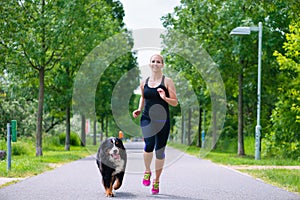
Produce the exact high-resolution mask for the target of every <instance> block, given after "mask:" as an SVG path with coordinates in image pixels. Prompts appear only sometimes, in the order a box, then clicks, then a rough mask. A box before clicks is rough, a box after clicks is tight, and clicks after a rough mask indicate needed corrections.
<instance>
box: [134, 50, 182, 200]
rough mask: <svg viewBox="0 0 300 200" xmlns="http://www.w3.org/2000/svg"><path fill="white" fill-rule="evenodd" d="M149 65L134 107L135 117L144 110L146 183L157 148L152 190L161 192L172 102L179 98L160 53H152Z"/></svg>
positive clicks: (155, 192) (174, 102) (147, 182)
mask: <svg viewBox="0 0 300 200" xmlns="http://www.w3.org/2000/svg"><path fill="white" fill-rule="evenodd" d="M149 66H150V68H151V75H150V77H148V78H147V79H146V80H145V81H142V82H141V85H140V88H141V93H142V96H141V98H140V102H139V107H138V109H137V110H135V111H133V117H134V118H136V117H138V116H139V115H140V114H141V113H142V117H141V128H142V132H143V136H144V141H145V147H144V164H145V173H144V178H143V185H145V186H149V185H150V183H151V181H150V178H151V169H150V165H151V162H152V158H153V151H154V149H155V155H156V159H155V179H154V180H153V184H152V190H151V192H152V194H158V193H159V180H160V175H161V173H162V170H163V165H164V161H165V147H166V144H167V140H168V137H169V133H170V118H169V105H171V106H177V104H178V101H177V97H176V90H175V86H174V83H173V80H172V79H171V78H168V77H165V76H164V75H163V72H162V69H163V67H164V60H163V57H162V56H161V55H159V54H155V55H153V56H152V57H151V58H150V64H149Z"/></svg>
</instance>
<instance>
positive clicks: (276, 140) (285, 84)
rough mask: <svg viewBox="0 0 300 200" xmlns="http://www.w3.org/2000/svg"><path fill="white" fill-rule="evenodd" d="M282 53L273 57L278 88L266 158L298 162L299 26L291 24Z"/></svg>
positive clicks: (299, 96)
mask: <svg viewBox="0 0 300 200" xmlns="http://www.w3.org/2000/svg"><path fill="white" fill-rule="evenodd" d="M286 40H287V41H286V42H285V43H284V45H283V48H284V50H285V53H284V54H281V53H279V52H278V51H276V52H275V53H274V55H275V56H276V58H277V61H278V63H279V70H280V71H281V77H280V80H281V83H282V84H281V85H280V87H278V90H277V95H278V97H277V102H276V104H275V108H274V109H273V112H272V116H271V121H272V124H273V126H272V131H271V132H270V133H269V134H268V135H267V139H268V142H267V144H266V146H267V149H268V152H267V153H268V154H269V155H275V156H279V157H290V158H294V159H298V160H299V159H300V120H299V119H300V106H299V105H300V59H299V49H300V23H299V22H295V23H294V24H292V25H290V33H289V34H286Z"/></svg>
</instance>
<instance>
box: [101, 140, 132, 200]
mask: <svg viewBox="0 0 300 200" xmlns="http://www.w3.org/2000/svg"><path fill="white" fill-rule="evenodd" d="M96 159H97V160H96V162H97V165H98V168H99V171H100V173H101V175H102V183H103V186H104V188H105V195H106V196H107V197H113V196H114V193H113V191H112V190H113V189H114V190H117V189H119V188H120V187H121V185H122V182H123V177H124V174H125V168H126V163H127V153H126V149H125V147H124V145H123V142H122V140H121V139H119V138H116V137H111V138H108V139H106V140H104V141H103V142H102V144H101V145H100V147H99V149H98V153H97V158H96Z"/></svg>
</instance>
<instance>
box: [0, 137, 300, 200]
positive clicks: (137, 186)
mask: <svg viewBox="0 0 300 200" xmlns="http://www.w3.org/2000/svg"><path fill="white" fill-rule="evenodd" d="M142 145H143V144H142V143H139V142H135V143H126V148H127V153H128V165H127V169H126V174H125V177H124V183H123V185H122V187H121V188H120V189H119V190H117V191H115V197H114V199H172V200H177V199H178V200H189V199H194V200H227V199H228V200H244V199H245V200H252V199H253V200H260V199H261V200H265V199H268V200H300V196H299V195H297V194H295V193H291V192H288V191H285V190H283V189H280V188H277V187H274V186H272V185H269V184H266V183H264V182H263V181H261V180H258V179H255V178H252V177H250V176H248V175H246V174H243V173H240V172H238V171H235V170H232V169H229V168H226V167H223V166H219V165H217V164H214V163H212V162H210V161H207V160H204V159H199V158H196V157H193V156H190V155H187V154H185V153H182V152H180V151H178V150H175V149H173V148H169V147H168V148H167V152H166V156H167V158H166V165H165V168H164V171H163V174H162V177H161V183H160V194H158V195H152V194H150V190H151V188H150V187H143V186H142V185H141V180H142V176H143V157H142V155H143V154H142ZM0 199H1V200H50V199H51V200H75V199H82V200H90V199H91V200H96V199H97V200H99V199H107V197H105V196H104V188H103V186H102V184H101V175H100V173H99V171H98V168H97V166H96V162H95V156H90V157H87V158H84V159H81V160H78V161H75V162H72V163H68V164H65V165H63V166H61V167H58V168H56V169H54V170H51V171H48V172H45V173H43V174H40V175H37V176H34V177H30V178H27V179H25V180H22V181H20V182H18V183H16V184H13V185H10V186H7V187H4V188H1V189H0Z"/></svg>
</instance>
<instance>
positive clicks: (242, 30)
mask: <svg viewBox="0 0 300 200" xmlns="http://www.w3.org/2000/svg"><path fill="white" fill-rule="evenodd" d="M251 31H258V73H257V76H258V77H257V122H256V127H255V160H260V137H261V133H260V130H261V126H260V104H261V102H260V99H261V54H262V51H261V46H262V23H261V22H259V23H258V27H236V28H234V29H233V30H232V31H231V32H230V35H250V33H251Z"/></svg>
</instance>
